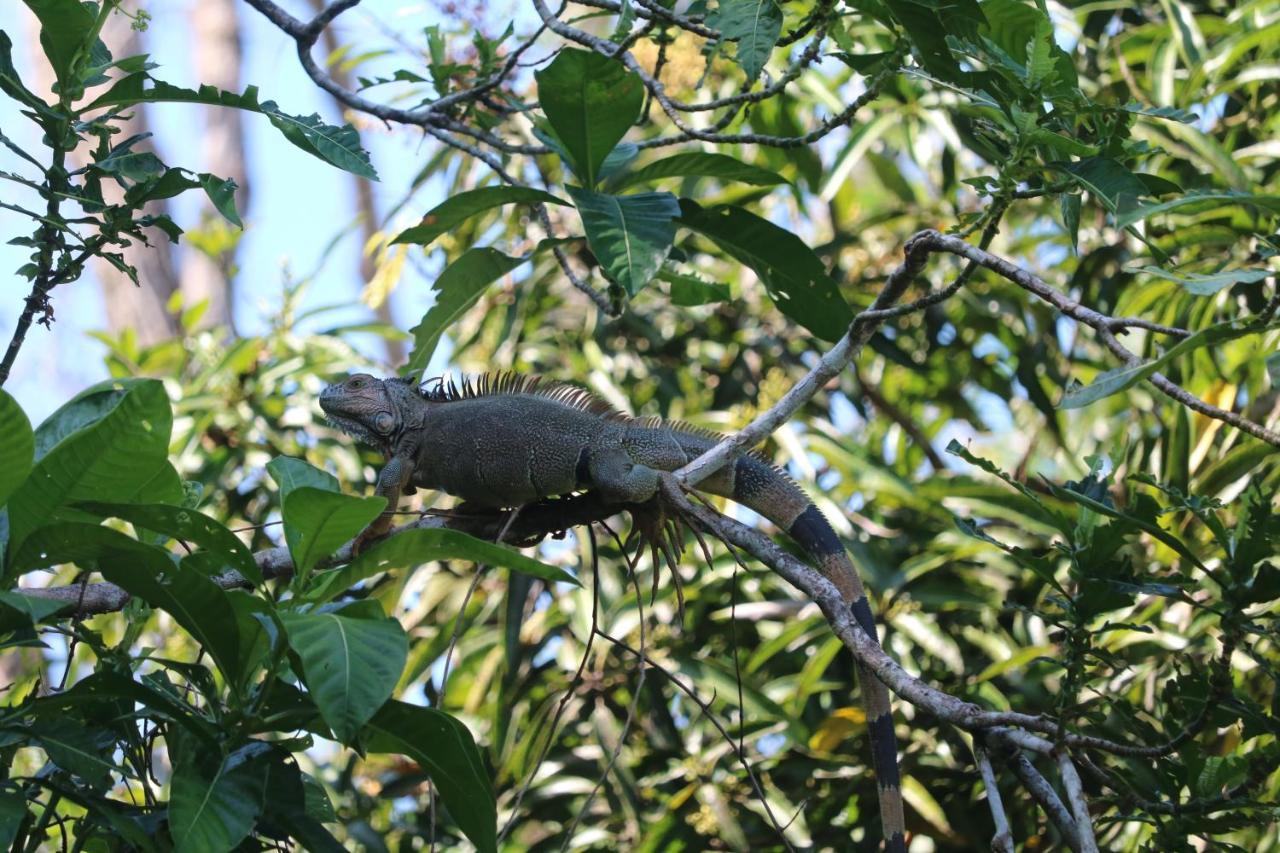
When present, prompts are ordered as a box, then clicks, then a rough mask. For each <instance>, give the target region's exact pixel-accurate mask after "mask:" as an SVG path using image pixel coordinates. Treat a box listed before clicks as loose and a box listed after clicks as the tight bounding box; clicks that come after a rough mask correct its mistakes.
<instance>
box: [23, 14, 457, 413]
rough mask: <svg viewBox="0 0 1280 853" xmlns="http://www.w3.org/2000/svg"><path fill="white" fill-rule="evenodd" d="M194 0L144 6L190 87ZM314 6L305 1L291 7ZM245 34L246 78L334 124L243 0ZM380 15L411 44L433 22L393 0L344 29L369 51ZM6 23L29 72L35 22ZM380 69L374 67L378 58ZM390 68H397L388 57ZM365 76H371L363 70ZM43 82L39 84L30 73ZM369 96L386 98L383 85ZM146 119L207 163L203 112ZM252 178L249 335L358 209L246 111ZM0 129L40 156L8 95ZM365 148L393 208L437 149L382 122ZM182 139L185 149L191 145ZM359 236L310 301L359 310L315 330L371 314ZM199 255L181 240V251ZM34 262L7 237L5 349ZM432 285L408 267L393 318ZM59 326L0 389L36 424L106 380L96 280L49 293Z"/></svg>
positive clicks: (192, 211) (338, 181)
mask: <svg viewBox="0 0 1280 853" xmlns="http://www.w3.org/2000/svg"><path fill="white" fill-rule="evenodd" d="M190 2H191V0H185V2H166V3H157V4H148V8H149V10H150V12H151V14H152V16H153V17H152V22H151V25H150V28H149V31H148V33H147V41H148V49H149V51H150V52H151V55H152V60H153V61H155V62H158V63H159V64H160V67H159V68H158V69H156V70H155V71H153V72H152V73H153V74H154V75H155V76H157V77H158V78H160V79H163V80H165V81H167V82H171V83H174V84H177V85H182V86H194V85H195V84H196V82H197V81H196V80H195V78H194V72H193V70H192V68H191V66H190V64H189V61H188V60H189V45H190V43H191V33H190V31H189V28H188V26H187V17H188V9H189V5H190ZM287 5H289V6H292V7H295V8H305V4H299V3H291V4H287ZM239 11H240V13H241V21H242V29H243V35H244V51H245V65H244V72H243V80H244V81H245V82H247V83H253V84H256V85H258V86H259V88H260V90H261V98H262V99H263V100H267V99H271V100H275V101H276V102H277V103H278V104H279V105H280V107H281V108H282V109H284V110H285V111H287V112H291V113H300V114H304V115H306V114H310V113H312V112H318V113H320V114H321V115H322V116H323V117H324V118H325V120H326V121H329V122H331V123H337V122H338V121H339V115H338V112H337V110H336V109H335V108H334V106H333V103H332V101H331V99H330V98H329V97H328V95H326V94H325V93H323V92H321V91H320V90H318V89H317V88H316V87H315V85H314V84H313V83H312V82H311V81H310V80H309V79H308V78H307V77H306V76H305V75H304V74H303V72H302V70H301V68H300V67H299V64H298V58H297V55H296V53H295V51H294V48H293V43H292V41H290V40H289V39H287V38H286V37H285V36H284V35H283V34H282V33H280V32H279V31H278V30H276V29H275V28H274V27H272V26H270V25H269V24H267V23H266V22H265V21H264V20H263V19H262V17H261V16H259V15H258V14H257V13H256V12H254V11H253V10H252V9H250V8H249V7H248V6H247V5H243V4H242V5H240V7H239ZM373 14H376V15H378V16H379V18H380V20H381V21H382V22H383V24H384V25H385V24H390V25H392V26H395V27H396V28H398V29H399V28H401V27H403V30H402V32H403V33H404V34H405V35H406V37H407V38H409V40H411V41H412V40H414V39H413V34H414V33H416V32H417V31H418V30H419V28H421V27H423V26H425V25H427V24H430V23H432V22H434V21H435V20H436V19H437V16H436V15H435V12H434V9H433V8H432V7H430V6H405V4H403V3H401V2H396V1H395V0H381V2H380V1H379V0H370V2H366V3H365V4H363V5H362V6H360V7H359V8H358V9H356V10H354V11H353V12H351V13H348V14H347V15H344V16H343V17H342V18H341V21H340V23H341V25H342V28H343V31H344V33H346V34H351V35H352V36H353V37H354V38H353V40H355V41H356V42H357V43H359V44H360V45H361V48H362V49H368V48H370V47H374V46H378V47H382V46H386V39H385V38H383V37H382V36H381V35H379V34H377V33H376V32H374V31H372V30H371V27H372V24H371V20H370V19H371V15H373ZM0 26H2V27H3V28H4V29H5V31H6V32H8V33H9V35H10V37H11V38H12V40H13V42H14V45H15V50H16V52H17V56H16V57H15V59H16V61H17V64H18V67H19V70H20V72H21V73H23V75H24V77H26V78H27V79H28V80H29V81H30V80H31V77H32V75H31V73H30V69H31V67H32V66H31V63H32V61H33V59H34V57H33V54H32V50H31V45H29V44H28V41H29V36H28V34H29V33H30V32H31V30H29V29H28V28H27V27H26V26H25V22H24V21H22V20H21V19H19V20H18V21H16V22H15V21H13V20H12V19H10V21H7V22H5V23H4V24H3V25H0ZM374 67H376V66H371V68H374ZM390 67H391V68H392V69H394V68H395V67H397V66H395V65H392V66H390ZM361 73H368V72H367V71H366V70H365V69H361ZM31 85H32V87H33V88H34V83H31ZM372 96H373V97H381V96H382V94H381V90H374V92H373V95H372ZM150 116H151V119H152V124H153V127H154V128H155V130H156V138H157V141H158V145H159V147H160V150H161V153H162V156H163V158H164V159H165V161H166V162H167V163H168V164H169V165H171V166H183V167H186V168H191V169H200V168H202V167H201V164H200V162H199V137H198V133H199V128H200V127H201V121H202V120H201V108H199V107H195V106H187V105H180V104H164V105H159V106H153V107H152V108H151V112H150ZM245 119H246V121H245V127H246V132H247V145H248V160H249V175H250V181H251V183H252V193H253V198H252V202H251V205H250V207H249V208H248V209H247V210H245V209H242V210H241V215H242V217H243V218H244V220H245V223H246V226H247V227H246V231H245V234H244V236H243V239H242V242H241V253H240V257H239V261H240V269H241V272H240V275H239V279H238V281H237V292H236V303H235V317H236V322H237V326H238V328H239V331H240V332H241V333H242V334H246V335H251V334H254V333H257V332H261V331H263V330H264V329H265V328H266V322H265V321H266V318H267V317H269V316H270V312H271V309H272V307H273V306H275V305H278V304H279V297H280V290H281V282H282V280H283V272H284V270H285V269H286V268H287V269H288V270H290V271H291V273H292V275H293V276H294V277H295V278H296V277H301V276H304V275H308V274H310V273H312V272H313V271H314V270H315V269H316V266H317V264H318V263H319V259H320V256H321V253H322V252H323V250H324V248H325V246H327V245H328V244H329V243H330V242H331V240H332V239H333V238H334V237H335V236H337V235H338V234H339V233H341V232H342V231H343V230H344V229H347V228H348V226H349V225H350V220H351V217H352V215H353V212H354V203H353V186H352V181H351V179H350V176H349V175H347V174H346V173H344V172H341V171H339V170H337V169H335V168H333V167H331V166H329V165H327V164H325V163H323V162H321V161H320V160H318V159H316V158H313V157H310V156H308V155H307V154H304V153H303V152H301V151H300V150H299V149H297V148H295V147H294V146H293V145H291V144H290V143H288V142H287V141H285V140H284V138H283V137H282V136H280V134H279V133H278V132H277V131H276V130H275V128H273V127H272V126H271V125H270V124H269V123H268V122H267V120H266V118H264V117H262V116H259V115H254V114H248V113H247V114H246V115H245ZM0 127H3V128H4V132H5V134H6V135H7V136H9V137H10V138H12V139H14V140H15V141H17V142H18V143H19V144H20V145H22V146H24V147H25V148H26V149H27V150H28V151H30V152H32V153H33V154H35V155H36V157H37V159H39V160H42V161H43V160H44V159H45V158H44V157H43V156H42V151H41V149H40V146H39V145H38V138H37V130H36V127H35V125H34V124H32V123H31V122H30V121H28V120H27V119H25V118H24V117H22V116H21V115H20V114H19V113H18V110H17V109H16V108H15V107H14V105H13V102H12V101H8V100H7V99H4V100H3V101H0ZM364 137H365V144H366V147H367V148H369V149H370V151H371V153H372V157H373V162H374V165H375V167H376V168H377V170H378V174H379V176H380V177H381V178H382V182H381V183H380V184H378V185H376V186H375V192H376V193H377V196H378V198H379V201H380V203H381V206H380V207H381V209H382V210H385V209H386V208H387V207H389V205H390V203H391V202H392V201H394V200H398V199H397V198H396V195H395V194H396V193H398V192H400V191H402V188H403V187H406V186H407V185H408V183H409V180H410V178H411V177H412V175H413V174H414V173H415V172H416V171H417V170H418V169H419V167H420V164H421V163H422V162H423V161H424V160H425V159H426V158H427V157H429V156H430V154H431V153H432V152H433V150H434V145H435V143H434V142H423V141H422V135H421V133H419V132H416V131H415V130H414V129H413V128H404V127H398V128H392V129H391V130H390V131H386V130H385V129H384V128H382V126H380V125H375V126H374V127H373V128H372V132H366V133H365V134H364ZM184 149H190V151H189V153H188V152H187V151H186V150H184ZM20 163H21V161H19V160H18V159H17V157H16V156H15V155H13V154H12V153H11V152H9V151H7V150H4V149H0V169H4V170H9V171H21V172H24V173H27V172H29V171H30V169H31V168H33V167H30V166H29V165H28V169H26V170H23V169H22V168H21V165H20ZM15 188H16V185H15V184H12V183H9V182H5V183H4V184H3V187H2V188H0V192H2V193H4V198H5V200H7V201H18V202H19V203H22V204H24V206H27V207H31V206H32V204H31V199H30V198H27V199H19V198H18V197H17V196H16V194H15V192H14V190H15ZM175 201H176V204H175V205H174V219H175V220H176V221H177V222H178V224H179V225H180V226H183V227H188V226H194V225H195V224H197V223H198V211H199V205H200V204H202V203H203V201H204V197H203V195H202V194H200V193H188V194H187V195H186V196H184V197H179V198H178V199H176V200H175ZM439 201H441V191H440V188H439V186H433V185H428V186H427V187H426V189H425V190H424V191H423V192H422V193H421V194H420V196H419V198H418V199H416V200H415V201H414V202H413V203H411V204H409V205H407V206H406V207H405V209H404V212H403V214H402V216H403V223H402V224H409V223H410V222H411V221H413V220H415V219H416V218H417V217H418V216H420V215H421V214H422V213H423V212H425V211H426V210H428V209H429V208H430V207H432V206H433V205H434V204H437V203H438V202H439ZM28 233H30V223H29V221H28V220H26V219H25V218H23V217H22V216H20V215H18V214H16V213H13V212H11V211H7V210H0V244H2V243H4V241H7V240H9V239H11V238H13V237H15V236H19V235H24V234H28ZM360 250H361V246H360V238H359V236H358V235H357V234H356V233H354V232H353V233H350V234H348V236H346V237H345V238H344V239H343V240H342V241H341V243H340V244H339V246H338V248H337V249H336V251H335V252H334V253H333V254H332V255H331V257H330V258H329V260H328V262H327V263H326V264H325V266H324V267H323V268H322V269H321V270H320V272H319V274H318V276H317V278H316V280H315V282H314V284H313V285H312V286H311V289H310V290H309V292H308V294H307V296H306V300H305V304H306V305H307V306H318V305H321V304H329V303H334V302H343V301H350V302H351V303H352V304H351V307H350V308H349V309H347V310H344V311H342V312H338V313H330V314H326V315H324V316H323V317H320V318H317V319H316V321H315V323H314V326H315V328H316V329H320V328H327V327H331V326H333V325H336V324H337V323H338V322H344V321H358V320H363V319H367V318H368V317H369V311H368V309H366V308H365V307H363V306H361V305H359V304H357V303H356V299H357V297H358V295H359V292H360V289H361V286H362V285H363V282H362V281H361V280H360V279H359V274H358V262H359V252H360ZM189 251H193V250H191V249H190V248H189V247H187V246H186V245H185V244H184V243H180V244H179V252H180V253H185V252H189ZM26 260H27V250H26V249H25V248H23V247H16V246H9V245H0V271H2V273H0V274H4V275H6V277H7V278H8V280H9V281H10V285H9V287H7V288H6V289H5V291H4V293H3V295H2V296H0V336H3V341H2V342H0V346H7V343H8V339H9V337H10V335H11V334H12V330H13V327H14V323H15V322H16V320H17V317H18V315H19V313H20V312H21V310H22V304H23V302H22V299H23V296H24V295H25V290H26V289H25V286H24V285H25V282H24V281H23V280H21V279H17V278H16V277H15V276H13V274H12V272H13V270H15V269H16V268H17V267H19V266H21V265H22V264H23V263H25V262H26ZM429 284H430V282H429V281H427V280H425V279H424V276H423V274H422V273H421V271H420V269H415V268H414V266H413V265H407V266H406V268H405V276H404V278H403V280H402V281H401V283H400V287H399V289H398V290H397V291H396V293H395V295H394V298H393V303H394V309H395V311H396V320H397V325H398V326H399V327H400V328H401V329H408V328H409V327H411V326H413V325H414V324H415V323H416V322H417V321H418V319H419V318H420V317H421V316H422V312H423V311H424V310H425V309H426V307H427V306H428V305H429V304H430V297H429V295H428V290H429ZM53 301H54V307H55V310H56V317H57V322H55V323H54V326H53V329H52V331H46V330H45V329H44V328H42V327H38V326H37V327H33V329H32V330H31V332H30V333H29V335H28V338H27V343H26V345H25V346H24V348H23V350H22V353H21V354H20V355H19V357H18V361H17V363H16V365H15V369H14V373H13V375H12V376H11V377H10V380H9V381H8V382H7V383H6V385H5V390H7V391H9V392H10V393H11V394H13V395H14V396H15V397H16V398H17V399H18V401H19V402H20V403H21V404H22V406H23V407H24V408H25V409H26V411H27V413H28V414H29V416H30V417H31V418H32V420H33V422H39V421H40V420H41V419H43V418H44V417H45V416H46V415H47V414H49V413H50V412H52V411H53V410H54V409H55V408H57V407H58V405H60V404H61V403H62V402H63V401H64V400H66V399H67V398H68V397H69V396H71V395H72V394H74V393H75V392H76V391H77V390H79V389H80V388H83V387H85V386H86V385H88V384H91V383H92V382H95V381H97V380H99V379H102V378H105V376H106V370H105V367H104V366H103V364H102V361H101V355H102V353H103V352H104V348H103V346H102V345H101V344H99V343H98V342H96V341H94V340H92V339H91V338H89V337H87V336H86V332H88V331H91V330H100V329H104V328H105V326H106V322H105V315H104V311H103V304H102V296H101V293H100V291H99V288H98V285H97V282H96V281H94V280H92V279H91V277H86V278H85V279H82V280H81V281H79V282H76V283H73V284H70V285H66V286H63V287H62V288H59V289H57V290H55V291H54V293H53ZM360 343H362V344H363V345H364V346H365V348H366V349H367V351H368V352H369V353H370V354H372V355H380V353H381V345H380V343H379V342H378V340H377V339H374V338H372V337H371V336H370V337H369V339H368V340H366V341H362V342H360Z"/></svg>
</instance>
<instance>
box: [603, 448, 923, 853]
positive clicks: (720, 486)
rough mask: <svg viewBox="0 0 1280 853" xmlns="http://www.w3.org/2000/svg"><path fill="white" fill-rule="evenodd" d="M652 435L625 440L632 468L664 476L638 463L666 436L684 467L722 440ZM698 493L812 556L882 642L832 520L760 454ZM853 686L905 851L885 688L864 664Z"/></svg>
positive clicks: (891, 839) (889, 817) (895, 840)
mask: <svg viewBox="0 0 1280 853" xmlns="http://www.w3.org/2000/svg"><path fill="white" fill-rule="evenodd" d="M673 427H674V428H673ZM634 429H635V428H633V430H634ZM651 429H653V430H654V431H658V430H661V431H662V432H665V433H667V437H666V438H667V440H666V441H663V440H661V439H658V440H655V439H657V437H656V436H647V437H646V438H648V440H647V441H646V440H643V439H641V440H635V439H639V438H640V437H639V436H636V435H635V433H634V432H632V433H631V436H634V438H633V439H632V440H631V441H628V444H629V445H630V447H629V449H630V452H631V454H632V456H633V458H634V459H635V460H636V461H637V462H645V463H646V464H650V465H651V466H652V467H655V468H656V467H662V468H667V469H668V470H673V469H671V468H670V467H669V466H670V462H671V461H672V460H671V459H670V456H669V454H668V453H665V452H660V453H659V455H660V456H662V457H664V460H659V459H654V460H652V461H651V462H646V460H644V459H642V458H640V457H641V456H642V455H644V451H645V449H646V448H652V449H655V450H656V449H657V448H660V447H662V446H663V445H664V444H666V446H667V447H668V448H669V447H670V438H669V437H670V436H674V438H675V442H676V443H678V444H679V446H680V451H681V455H682V456H683V457H684V460H685V462H688V461H691V460H693V459H695V458H697V457H698V456H700V455H701V454H702V453H704V452H706V451H707V450H710V449H711V447H713V446H714V445H715V444H716V443H717V442H718V441H719V439H720V436H716V435H709V434H704V433H702V432H700V431H698V430H696V429H686V428H685V427H684V426H683V425H680V426H679V427H675V425H666V426H664V427H656V428H651ZM662 461H666V463H667V464H665V465H664V464H662ZM681 464H683V463H681ZM676 467H680V466H679V465H677V466H676ZM698 489H699V490H700V491H704V492H709V493H711V494H715V495H720V496H721V497H726V498H729V499H730V500H732V501H734V502H735V503H739V504H742V505H743V506H746V507H748V508H749V509H751V510H753V511H754V512H757V513H759V514H760V515H762V516H764V517H765V518H767V519H769V520H770V521H771V522H773V523H774V524H776V525H777V526H778V527H780V528H782V529H783V530H785V531H786V532H787V533H788V535H790V536H791V538H792V539H794V540H795V541H796V543H797V544H798V545H800V547H801V548H803V549H804V550H805V552H806V553H808V554H809V556H810V557H811V558H812V559H813V561H814V562H815V563H816V564H817V568H818V570H819V571H821V572H822V574H823V575H824V576H825V577H826V578H827V579H828V580H830V581H831V582H832V583H834V584H835V585H836V587H837V588H838V589H839V590H840V594H841V595H842V596H844V600H845V601H846V602H848V603H849V608H850V610H851V611H852V612H853V617H854V619H855V620H857V623H858V624H859V625H860V626H861V627H862V630H863V631H865V632H866V633H867V636H869V637H871V638H872V639H873V640H875V641H876V642H877V643H879V641H880V639H879V635H878V634H877V633H876V622H875V616H874V615H873V614H872V612H871V604H870V602H869V601H868V600H867V594H866V590H865V589H864V588H863V586H862V580H861V578H859V576H858V572H857V570H856V569H855V568H854V566H853V561H852V560H850V559H849V555H848V553H846V552H845V549H844V545H843V544H841V542H840V537H838V536H837V535H836V532H835V531H834V530H833V529H832V528H831V524H830V522H828V521H827V519H826V517H825V516H823V514H822V513H821V512H820V511H819V510H818V508H817V507H816V506H814V504H813V502H812V501H811V500H810V499H809V497H808V495H806V494H805V493H804V491H803V490H801V488H800V487H799V486H797V485H796V484H795V482H793V481H792V479H791V478H790V477H788V476H787V475H786V474H785V473H784V472H783V471H781V470H779V469H778V468H776V467H775V466H773V465H772V464H770V463H769V462H766V461H765V460H763V459H761V458H759V457H757V456H754V455H751V454H743V455H742V456H739V457H738V458H737V459H736V460H735V461H734V462H733V463H731V464H729V465H726V466H725V467H724V468H722V469H720V471H718V472H716V473H715V474H713V475H711V476H710V477H708V478H707V479H706V480H703V481H702V482H701V483H700V484H699V485H698ZM858 681H859V683H860V685H861V687H862V701H863V705H864V707H865V709H866V714H867V727H868V730H869V734H870V740H871V759H872V766H873V767H874V768H875V774H876V781H877V785H878V789H879V796H880V820H881V823H882V824H883V826H884V838H885V848H886V849H887V850H888V851H890V853H906V849H907V845H906V836H905V829H906V828H905V824H904V820H903V808H902V790H901V778H900V776H899V773H898V742H897V737H896V735H895V734H894V731H893V710H892V708H891V706H890V704H889V690H888V688H886V687H885V686H884V685H883V684H881V683H880V680H879V679H877V678H876V677H875V675H873V674H872V673H871V672H870V671H868V670H866V669H865V668H864V667H862V666H861V665H859V667H858Z"/></svg>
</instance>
